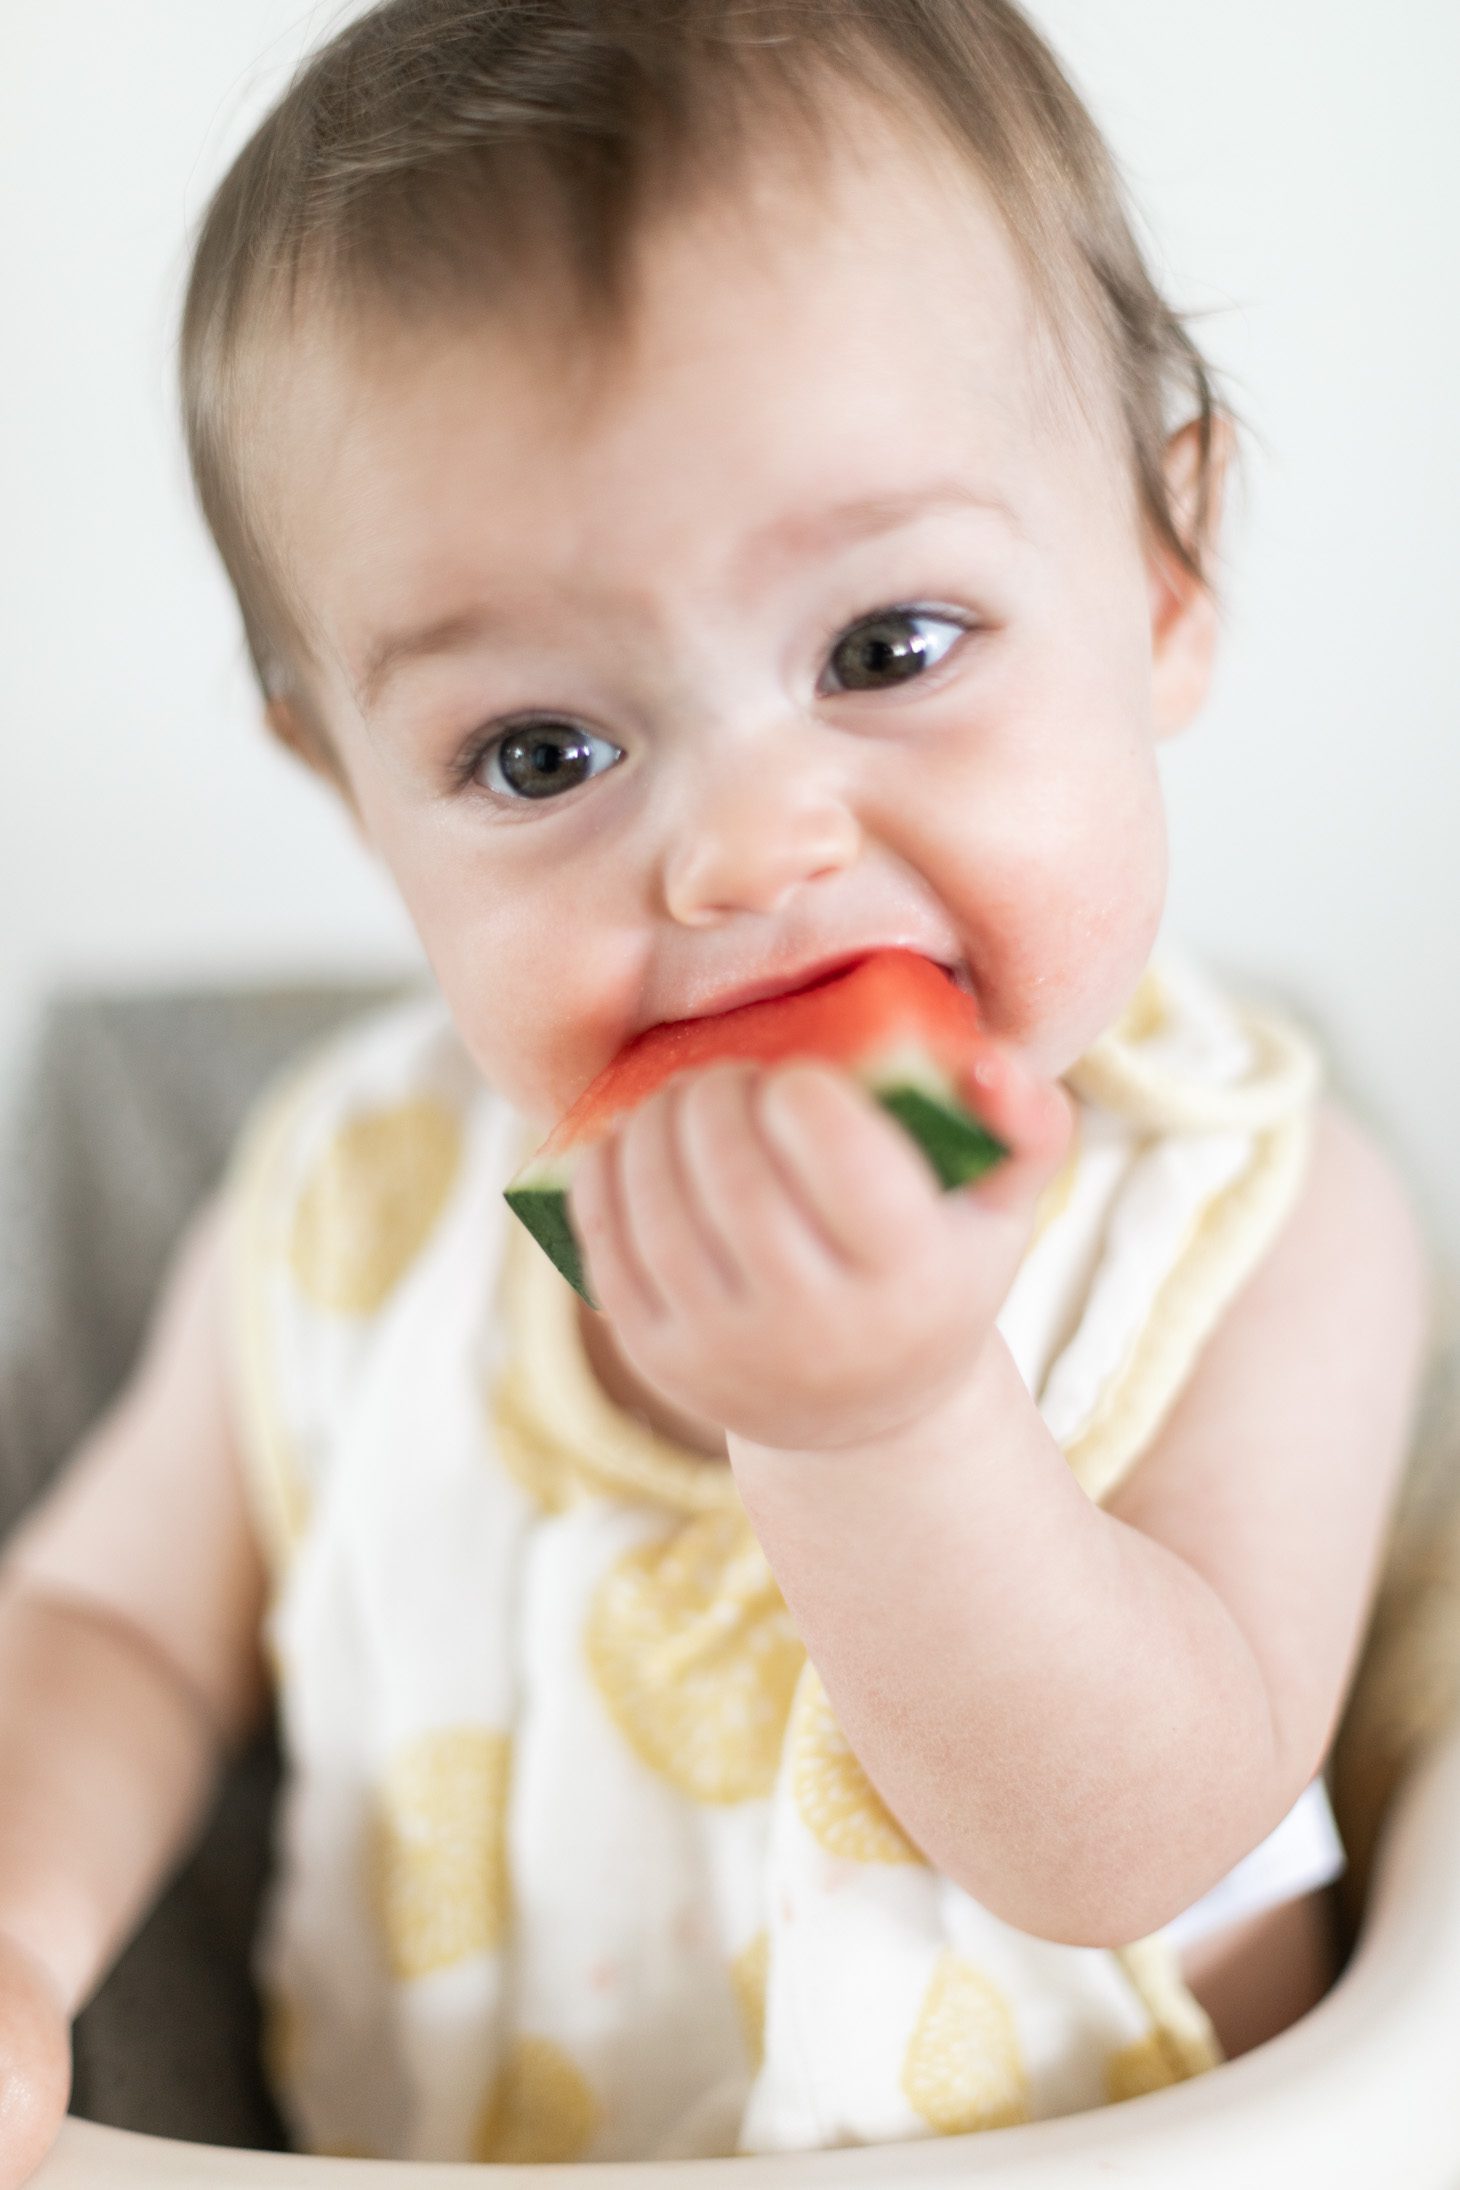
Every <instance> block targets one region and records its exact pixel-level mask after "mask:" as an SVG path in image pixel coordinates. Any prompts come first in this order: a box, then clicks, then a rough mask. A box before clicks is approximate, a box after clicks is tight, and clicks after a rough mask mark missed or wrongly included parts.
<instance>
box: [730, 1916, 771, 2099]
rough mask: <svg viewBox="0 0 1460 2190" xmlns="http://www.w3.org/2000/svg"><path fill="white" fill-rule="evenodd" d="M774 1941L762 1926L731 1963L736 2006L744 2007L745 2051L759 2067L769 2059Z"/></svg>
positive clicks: (741, 2023)
mask: <svg viewBox="0 0 1460 2190" xmlns="http://www.w3.org/2000/svg"><path fill="white" fill-rule="evenodd" d="M770 1944H771V1942H770V1934H769V1932H767V1931H766V1930H765V1929H764V1927H762V1928H761V1930H760V1931H758V1932H757V1933H756V1935H755V1937H754V1938H753V1939H752V1940H750V1941H749V1943H748V1944H747V1945H746V1946H743V1947H742V1948H741V1950H740V1952H739V1953H738V1954H737V1955H736V1956H735V1958H734V1960H733V1961H732V1962H731V1964H730V1982H731V1984H732V1985H733V1986H734V1987H735V2005H736V2006H737V2007H738V2008H739V2010H740V2025H741V2028H742V2030H743V2031H744V2032H745V2050H746V2052H747V2053H748V2054H749V2055H750V2058H751V2062H752V2064H753V2065H754V2066H755V2067H756V2068H759V2067H760V2064H761V2062H762V2061H763V2060H764V2059H765V1988H766V1974H767V1964H768V1962H769V1958H770Z"/></svg>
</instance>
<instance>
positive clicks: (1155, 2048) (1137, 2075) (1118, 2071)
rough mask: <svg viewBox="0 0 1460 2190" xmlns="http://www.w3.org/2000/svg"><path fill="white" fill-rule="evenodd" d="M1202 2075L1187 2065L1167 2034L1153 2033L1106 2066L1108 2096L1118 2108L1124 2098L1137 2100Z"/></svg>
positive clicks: (1153, 2031) (1150, 2032) (1151, 2031)
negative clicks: (1148, 2093)
mask: <svg viewBox="0 0 1460 2190" xmlns="http://www.w3.org/2000/svg"><path fill="white" fill-rule="evenodd" d="M1199 2073H1200V2071H1199V2070H1197V2069H1193V2068H1188V2067H1187V2066H1186V2064H1185V2063H1184V2062H1183V2061H1182V2059H1181V2055H1180V2052H1179V2050H1178V2048H1177V2047H1175V2046H1174V2045H1172V2043H1171V2041H1170V2038H1169V2037H1168V2036H1167V2034H1166V2033H1165V2032H1164V2031H1160V2030H1150V2031H1147V2033H1146V2035H1145V2037H1144V2038H1135V2039H1133V2040H1132V2041H1131V2043H1130V2044H1129V2045H1128V2046H1122V2047H1121V2048H1120V2050H1119V2052H1118V2053H1112V2054H1111V2056H1110V2058H1109V2060H1108V2061H1107V2062H1106V2064H1105V2090H1106V2096H1107V2098H1108V2099H1109V2101H1110V2103H1111V2105H1116V2104H1118V2102H1119V2101H1120V2100H1122V2099H1138V2098H1140V2096H1141V2095H1142V2093H1143V2092H1146V2091H1164V2090H1165V2088H1166V2086H1167V2085H1168V2084H1179V2083H1181V2082H1182V2081H1183V2080H1184V2079H1185V2078H1186V2077H1188V2076H1193V2075H1197V2074H1199Z"/></svg>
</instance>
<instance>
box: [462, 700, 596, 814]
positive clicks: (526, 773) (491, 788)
mask: <svg viewBox="0 0 1460 2190" xmlns="http://www.w3.org/2000/svg"><path fill="white" fill-rule="evenodd" d="M595 745H601V746H603V747H604V748H605V750H607V751H608V752H611V753H620V752H621V748H620V747H618V746H617V745H610V744H609V741H608V740H607V738H595V737H594V735H593V733H592V732H591V731H589V730H581V729H579V727H578V725H577V724H576V723H571V722H561V721H556V720H553V719H551V718H549V717H547V716H544V717H543V718H542V720H541V721H538V722H528V723H519V724H518V725H517V726H516V727H515V728H514V729H508V730H502V731H498V732H497V733H496V735H495V736H493V737H491V738H488V739H485V740H483V741H482V742H481V743H480V744H477V745H474V746H472V747H471V748H470V749H469V750H468V752H467V753H466V754H465V756H464V757H463V760H462V764H461V779H462V781H463V782H466V783H469V782H473V781H475V780H476V779H477V778H478V775H479V773H480V771H481V769H482V767H483V764H484V763H485V762H487V761H488V760H489V759H493V760H495V762H496V765H497V768H498V771H499V773H500V776H501V779H502V781H503V782H504V783H505V784H506V786H507V791H506V793H504V792H502V791H500V790H498V789H497V787H496V786H495V785H494V784H491V783H487V782H483V783H482V784H481V788H482V789H483V790H484V791H487V792H489V793H490V795H491V796H492V797H494V798H499V799H501V800H502V801H503V803H504V804H508V805H518V804H520V803H521V801H522V800H523V799H550V798H552V797H554V796H555V795H556V794H557V793H558V792H559V791H561V790H572V789H573V788H574V786H575V785H576V784H579V783H584V782H586V781H587V780H588V778H589V776H590V775H591V774H592V773H594V771H593V770H592V768H591V766H590V761H591V748H592V747H593V746H595ZM597 772H598V773H600V774H601V773H602V770H599V771H597Z"/></svg>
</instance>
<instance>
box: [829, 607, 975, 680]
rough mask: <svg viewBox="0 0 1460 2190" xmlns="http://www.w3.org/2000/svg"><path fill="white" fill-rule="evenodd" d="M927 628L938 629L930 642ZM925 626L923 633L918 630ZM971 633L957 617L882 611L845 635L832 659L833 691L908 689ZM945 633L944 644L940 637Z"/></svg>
mask: <svg viewBox="0 0 1460 2190" xmlns="http://www.w3.org/2000/svg"><path fill="white" fill-rule="evenodd" d="M928 626H933V627H934V636H932V637H929V636H928V633H927V628H926V627H928ZM920 627H922V628H920ZM967 629H968V626H967V625H966V624H964V623H960V622H959V621H958V620H957V618H956V617H953V616H943V615H937V614H935V613H934V612H933V610H931V609H922V608H880V609H878V611H877V613H876V615H875V616H864V617H863V618H862V620H861V622H860V623H855V624H853V625H852V627H851V629H850V630H849V631H846V632H843V634H842V636H841V637H840V638H839V639H838V640H837V642H836V645H835V646H834V647H833V648H832V650H831V653H830V655H829V657H828V666H829V667H831V668H834V669H835V671H836V676H837V682H836V684H835V685H834V686H833V687H832V689H833V690H834V691H842V692H877V691H882V690H885V689H886V687H887V686H888V685H892V684H907V683H908V682H910V680H911V679H912V678H914V677H920V676H922V675H923V673H924V671H925V670H928V669H931V668H934V667H935V666H936V664H937V663H939V662H940V661H942V659H943V657H944V656H945V655H946V654H947V653H948V652H949V650H950V649H951V648H952V647H953V646H954V644H955V643H956V642H957V640H958V639H959V638H960V637H961V635H962V634H963V633H964V632H965V631H966V630H967ZM938 632H941V633H942V634H943V637H942V639H941V640H940V639H939V638H938V637H937V635H936V634H937V633H938Z"/></svg>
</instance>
